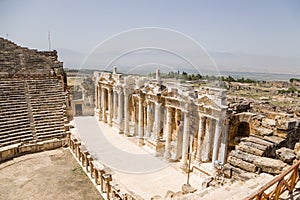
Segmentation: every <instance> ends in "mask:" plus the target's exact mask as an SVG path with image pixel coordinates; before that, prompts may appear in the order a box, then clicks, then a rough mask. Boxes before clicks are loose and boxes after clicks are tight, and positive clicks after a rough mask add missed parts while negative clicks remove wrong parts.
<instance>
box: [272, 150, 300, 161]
mask: <svg viewBox="0 0 300 200" xmlns="http://www.w3.org/2000/svg"><path fill="white" fill-rule="evenodd" d="M276 157H277V158H279V159H280V160H282V161H283V162H285V163H292V162H293V160H294V159H295V158H296V155H295V153H294V151H293V150H292V149H288V148H286V147H282V148H280V149H277V150H276Z"/></svg>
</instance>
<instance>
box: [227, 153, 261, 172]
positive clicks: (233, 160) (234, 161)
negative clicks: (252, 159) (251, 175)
mask: <svg viewBox="0 0 300 200" xmlns="http://www.w3.org/2000/svg"><path fill="white" fill-rule="evenodd" d="M228 162H229V163H230V164H231V165H233V166H236V167H239V168H241V169H243V170H246V171H248V172H255V171H256V166H255V165H254V164H252V163H249V162H246V161H243V160H242V159H239V158H237V157H234V156H229V157H228Z"/></svg>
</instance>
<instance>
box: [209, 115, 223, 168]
mask: <svg viewBox="0 0 300 200" xmlns="http://www.w3.org/2000/svg"><path fill="white" fill-rule="evenodd" d="M216 121H217V122H216V129H215V138H214V146H213V148H214V150H213V155H212V160H211V163H212V167H214V165H215V161H217V160H218V153H219V141H220V136H221V124H222V121H220V120H216Z"/></svg>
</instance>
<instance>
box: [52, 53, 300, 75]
mask: <svg viewBox="0 0 300 200" xmlns="http://www.w3.org/2000/svg"><path fill="white" fill-rule="evenodd" d="M114 53H115V52H114ZM58 54H59V60H61V61H63V62H64V67H65V68H77V69H78V68H84V69H98V70H103V69H104V67H103V66H105V65H107V63H109V61H111V60H112V59H113V58H115V57H116V56H118V55H117V54H116V53H115V54H113V53H112V54H111V55H110V54H109V53H107V55H103V53H102V54H100V53H99V54H95V55H92V56H90V57H87V53H86V54H85V53H82V52H78V51H74V50H70V49H58ZM137 55H138V56H137ZM163 56H165V55H159V54H158V53H157V52H156V53H155V54H154V53H148V54H142V53H140V54H136V55H134V56H131V57H130V56H127V57H126V58H123V59H120V60H117V61H116V62H113V63H112V65H116V66H118V70H119V71H120V72H124V73H141V74H148V73H150V72H154V71H155V69H156V68H160V69H161V70H162V71H163V72H168V71H180V72H182V71H185V72H187V73H195V74H197V73H200V74H202V75H206V74H208V75H225V76H228V75H230V76H232V77H234V78H240V77H245V78H250V79H256V80H289V79H290V78H292V77H294V78H300V58H295V57H283V56H277V57H276V56H265V55H250V54H242V53H240V54H234V53H227V52H212V53H210V56H211V58H212V59H213V61H214V62H215V63H216V65H217V68H216V67H215V66H213V63H208V61H207V60H208V59H207V58H204V59H203V60H205V59H206V61H204V62H203V63H196V64H197V67H196V68H193V67H191V66H188V65H187V64H186V63H185V62H183V61H180V60H179V61H178V58H175V59H174V58H172V57H168V56H165V57H168V58H167V59H165V57H163ZM201 56H203V55H201ZM201 56H200V57H201ZM86 57H87V58H88V59H87V61H86V62H84V60H85V58H86ZM168 59H169V60H168ZM136 60H138V62H137V61H136ZM191 60H192V61H193V58H192V59H191ZM195 60H196V59H195ZM198 60H199V59H198ZM143 62H145V63H146V64H143ZM199 66H200V67H199ZM105 69H106V70H112V66H108V68H105Z"/></svg>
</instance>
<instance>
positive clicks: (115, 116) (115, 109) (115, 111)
mask: <svg viewBox="0 0 300 200" xmlns="http://www.w3.org/2000/svg"><path fill="white" fill-rule="evenodd" d="M113 99H114V105H113V107H114V115H113V119H114V120H116V119H117V117H118V94H117V91H116V90H114V96H113Z"/></svg>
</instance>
